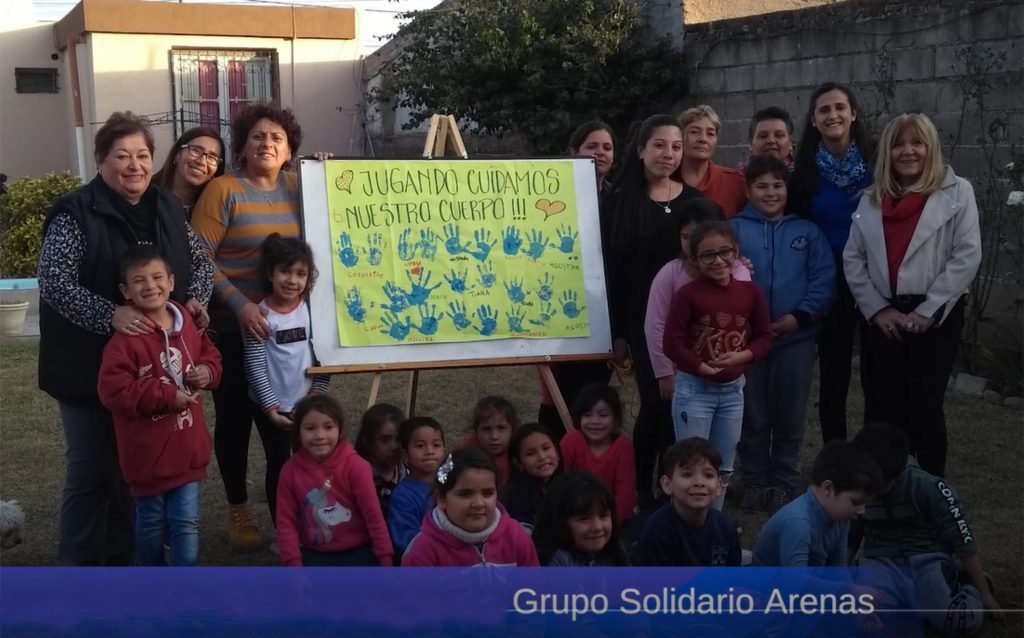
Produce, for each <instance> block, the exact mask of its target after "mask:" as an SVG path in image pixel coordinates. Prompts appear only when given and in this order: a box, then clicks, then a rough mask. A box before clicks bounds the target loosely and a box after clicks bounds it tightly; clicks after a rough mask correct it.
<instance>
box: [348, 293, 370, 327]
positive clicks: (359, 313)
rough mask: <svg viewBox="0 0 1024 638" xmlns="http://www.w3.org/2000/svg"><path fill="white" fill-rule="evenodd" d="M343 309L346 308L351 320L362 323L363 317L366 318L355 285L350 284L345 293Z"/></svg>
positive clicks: (360, 296)
mask: <svg viewBox="0 0 1024 638" xmlns="http://www.w3.org/2000/svg"><path fill="white" fill-rule="evenodd" d="M345 309H346V310H348V316H349V317H352V321H357V322H359V323H362V322H363V319H365V318H366V309H365V308H363V297H362V295H360V294H359V289H358V288H356V287H355V286H352V288H350V289H349V291H348V292H347V293H345Z"/></svg>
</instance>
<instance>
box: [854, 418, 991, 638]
mask: <svg viewBox="0 0 1024 638" xmlns="http://www.w3.org/2000/svg"><path fill="white" fill-rule="evenodd" d="M854 441H856V442H857V443H859V444H860V445H862V446H863V447H864V448H865V449H866V450H867V451H868V453H869V454H870V455H871V456H872V457H874V459H875V460H876V461H877V462H878V465H879V467H880V468H881V470H882V480H883V481H884V486H883V489H882V491H881V492H880V493H879V494H878V495H877V496H875V497H874V498H872V499H870V500H869V501H868V502H867V505H866V507H865V512H864V518H863V539H864V547H863V549H862V552H861V559H860V566H861V567H871V568H880V569H884V570H885V572H886V577H887V578H886V580H887V581H888V585H889V587H891V588H892V591H891V592H889V593H890V596H891V597H893V598H894V599H895V600H898V601H899V603H900V606H901V607H904V606H909V607H911V608H914V609H921V610H924V612H923V613H924V619H925V621H926V622H928V624H929V625H931V626H932V627H933V628H934V629H936V630H938V631H940V632H943V635H948V634H954V635H961V634H963V633H967V632H974V631H977V630H978V629H979V628H980V627H981V624H982V621H983V620H984V612H983V609H985V610H989V612H990V613H991V615H992V616H993V617H994V618H1000V619H1001V618H1002V617H1003V616H1004V615H1005V613H1004V612H1003V611H1002V610H1000V606H999V602H998V601H996V599H995V596H993V595H992V590H991V587H990V586H989V583H988V581H987V579H986V577H985V574H984V572H983V571H982V566H981V558H980V557H979V555H978V547H977V543H976V542H975V539H974V532H973V531H972V530H971V527H970V525H968V523H967V518H966V514H965V513H964V508H963V504H962V503H961V501H960V496H959V495H958V494H957V492H956V490H955V489H953V486H951V485H950V484H949V482H948V481H946V479H944V478H941V477H938V476H933V475H932V474H929V473H928V472H925V471H924V470H922V469H921V468H920V467H919V466H918V465H917V461H916V460H915V459H914V458H913V457H910V456H908V455H909V443H908V441H907V437H906V434H904V433H903V431H902V430H900V429H899V428H897V427H895V426H893V425H890V424H888V423H870V424H868V425H866V426H864V428H863V429H862V430H861V431H860V432H858V433H857V435H856V436H855V437H854ZM910 574H913V577H914V578H915V579H916V581H917V583H916V585H917V591H916V592H915V591H914V589H915V587H914V585H915V584H914V582H912V581H911V579H910Z"/></svg>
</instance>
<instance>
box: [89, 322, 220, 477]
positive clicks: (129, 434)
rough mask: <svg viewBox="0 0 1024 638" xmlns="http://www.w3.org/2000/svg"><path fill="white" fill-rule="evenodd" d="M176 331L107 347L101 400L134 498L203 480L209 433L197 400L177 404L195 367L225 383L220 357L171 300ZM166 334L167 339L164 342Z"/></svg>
mask: <svg viewBox="0 0 1024 638" xmlns="http://www.w3.org/2000/svg"><path fill="white" fill-rule="evenodd" d="M170 304H171V307H172V308H173V311H172V314H173V315H175V322H176V324H177V326H176V327H177V330H173V329H172V330H170V331H168V332H167V333H164V331H162V330H157V331H155V332H153V333H151V334H148V335H139V336H136V337H128V336H125V335H123V334H121V333H120V332H115V333H114V336H113V337H111V338H110V341H108V342H107V345H106V347H105V348H104V349H103V360H102V363H100V373H99V383H98V384H97V389H98V391H99V395H100V402H102V403H103V405H104V406H106V408H107V409H108V410H110V413H111V415H112V417H113V420H114V432H115V434H116V436H117V457H118V461H119V462H120V464H121V473H122V474H123V475H124V480H125V482H126V483H128V489H129V491H130V492H131V494H132V496H138V497H143V496H154V495H156V494H163V493H164V492H167V491H169V490H172V489H174V488H177V487H181V486H182V485H186V484H188V483H191V482H193V481H199V480H202V479H204V478H206V466H207V465H209V463H210V432H209V430H208V429H207V427H206V419H205V417H204V416H203V405H202V402H201V401H200V402H199V403H197V404H195V405H191V406H189V407H187V408H186V409H184V410H182V411H181V412H174V411H173V409H172V407H171V406H172V405H173V404H174V399H175V396H176V395H177V393H178V389H179V388H182V389H188V390H189V391H191V390H193V388H187V386H185V383H184V377H185V375H186V374H188V371H189V370H191V369H192V368H193V367H195V366H197V365H200V364H202V365H205V366H206V367H207V368H208V369H209V370H210V374H211V375H212V376H213V381H212V382H211V383H210V386H209V387H210V388H215V387H217V385H218V384H219V383H220V374H221V364H220V352H218V351H217V348H215V347H214V345H213V343H212V342H211V341H210V339H209V337H207V336H206V333H203V334H202V335H200V334H199V332H198V331H197V330H196V326H195V324H194V323H193V322H192V318H191V317H190V316H189V314H188V312H187V311H186V310H185V309H184V308H182V307H181V306H179V305H177V304H176V303H174V302H170ZM165 334H166V339H165ZM179 384H181V385H179Z"/></svg>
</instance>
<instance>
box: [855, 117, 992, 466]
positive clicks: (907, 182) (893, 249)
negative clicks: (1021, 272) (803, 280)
mask: <svg viewBox="0 0 1024 638" xmlns="http://www.w3.org/2000/svg"><path fill="white" fill-rule="evenodd" d="M980 263H981V233H980V231H979V228H978V205H977V203H976V202H975V200H974V188H973V187H972V186H971V184H970V182H968V181H967V180H965V179H963V178H962V177H957V176H956V175H955V174H954V173H953V169H952V168H950V167H949V166H946V165H945V164H944V162H943V159H942V148H941V146H940V144H939V135H938V132H937V131H936V130H935V125H934V124H932V122H931V120H929V119H928V117H927V116H925V115H920V114H914V113H910V114H907V113H905V114H903V115H900V116H898V117H897V118H895V119H894V120H893V121H891V122H889V124H888V125H887V126H886V127H885V130H884V131H883V132H882V138H881V140H880V141H879V145H878V160H877V162H876V163H875V183H874V185H873V186H872V187H871V188H870V189H869V190H868V191H867V192H866V193H865V194H864V196H863V197H862V198H861V200H860V205H859V206H858V207H857V210H856V212H855V213H854V214H853V227H852V229H851V232H850V239H849V241H848V242H847V244H846V250H845V251H844V252H843V266H844V270H845V272H846V280H847V281H848V282H849V284H850V291H851V292H852V293H853V297H854V300H855V301H856V303H857V307H858V308H859V310H860V312H861V314H862V315H863V316H864V318H865V319H866V320H867V321H868V322H869V323H870V324H871V325H870V327H869V328H868V329H866V330H864V332H863V333H862V334H863V335H864V337H865V339H864V343H863V344H862V347H863V348H865V349H870V351H871V352H870V356H869V357H866V358H867V359H869V360H870V361H871V362H872V365H871V370H868V371H866V372H867V375H866V383H865V386H864V394H865V401H866V402H869V401H875V402H876V403H875V405H877V406H878V408H879V410H880V414H879V415H878V416H879V417H880V418H881V419H884V420H886V421H889V422H891V423H894V424H896V425H898V426H900V427H901V428H902V429H903V430H904V431H905V432H906V433H907V436H908V437H909V438H910V443H911V450H912V451H913V452H914V453H915V454H916V455H917V460H918V463H919V464H920V465H921V467H922V468H924V469H925V470H926V471H928V472H931V473H932V474H935V475H937V476H942V475H943V473H944V472H945V466H946V419H945V415H944V413H943V409H942V404H943V398H944V395H945V392H946V383H947V381H948V379H949V374H950V372H951V371H952V369H953V362H954V360H955V358H956V353H957V349H958V348H959V345H960V331H961V328H962V327H963V321H964V298H963V297H964V295H965V293H966V292H967V288H968V286H970V284H971V281H973V280H974V276H975V275H976V274H977V272H978V266H979V265H980Z"/></svg>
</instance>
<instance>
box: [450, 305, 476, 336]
mask: <svg viewBox="0 0 1024 638" xmlns="http://www.w3.org/2000/svg"><path fill="white" fill-rule="evenodd" d="M448 311H449V313H450V316H451V318H452V323H454V324H455V328H456V329H457V330H465V329H466V328H468V327H469V326H470V324H471V323H472V322H471V321H470V320H469V318H468V317H467V316H466V304H464V303H462V302H461V301H453V302H452V303H450V304H448Z"/></svg>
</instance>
